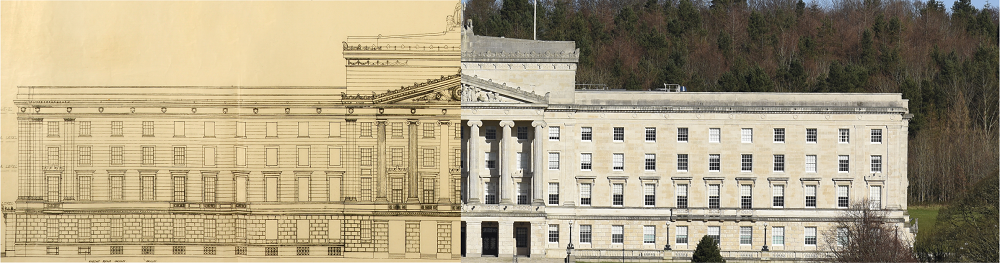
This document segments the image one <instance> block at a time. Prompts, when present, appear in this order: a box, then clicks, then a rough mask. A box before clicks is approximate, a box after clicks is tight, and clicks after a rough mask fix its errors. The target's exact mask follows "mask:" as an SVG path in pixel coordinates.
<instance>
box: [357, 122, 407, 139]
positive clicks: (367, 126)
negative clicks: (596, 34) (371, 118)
mask: <svg viewBox="0 0 1000 263" xmlns="http://www.w3.org/2000/svg"><path fill="white" fill-rule="evenodd" d="M358 124H359V125H361V137H369V138H371V137H372V123H371V122H360V123H358ZM414 128H416V127H414Z"/></svg>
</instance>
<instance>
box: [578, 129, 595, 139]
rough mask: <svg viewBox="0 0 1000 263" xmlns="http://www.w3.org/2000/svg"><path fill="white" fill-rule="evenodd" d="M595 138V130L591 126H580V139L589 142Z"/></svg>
mask: <svg viewBox="0 0 1000 263" xmlns="http://www.w3.org/2000/svg"><path fill="white" fill-rule="evenodd" d="M593 138H594V130H593V128H591V127H581V128H580V140H581V141H585V142H589V141H591V140H592V139H593Z"/></svg>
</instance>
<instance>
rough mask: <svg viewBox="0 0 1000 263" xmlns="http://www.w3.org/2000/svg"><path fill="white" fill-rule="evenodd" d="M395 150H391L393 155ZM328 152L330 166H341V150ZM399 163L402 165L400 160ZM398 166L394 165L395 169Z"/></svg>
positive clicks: (334, 149) (333, 148) (336, 149)
mask: <svg viewBox="0 0 1000 263" xmlns="http://www.w3.org/2000/svg"><path fill="white" fill-rule="evenodd" d="M395 149H396V148H393V150H394V151H393V152H394V153H395ZM328 150H329V151H330V154H329V155H328V156H327V157H329V159H330V160H329V162H330V166H340V164H341V163H340V158H341V156H340V155H341V152H340V151H341V149H340V148H336V147H330V148H328ZM399 150H400V156H402V150H403V149H402V148H399ZM400 159H402V158H400ZM393 161H394V162H395V159H393ZM400 163H402V160H400ZM399 166H400V165H396V167H399Z"/></svg>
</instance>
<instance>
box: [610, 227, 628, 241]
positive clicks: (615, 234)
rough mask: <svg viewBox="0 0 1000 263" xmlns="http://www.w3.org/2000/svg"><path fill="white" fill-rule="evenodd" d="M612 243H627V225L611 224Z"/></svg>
mask: <svg viewBox="0 0 1000 263" xmlns="http://www.w3.org/2000/svg"><path fill="white" fill-rule="evenodd" d="M611 243H614V244H622V243H625V227H624V226H611Z"/></svg>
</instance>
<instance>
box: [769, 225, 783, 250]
mask: <svg viewBox="0 0 1000 263" xmlns="http://www.w3.org/2000/svg"><path fill="white" fill-rule="evenodd" d="M771 233H772V234H771V245H773V246H784V245H785V227H783V226H776V227H772V228H771Z"/></svg>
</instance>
